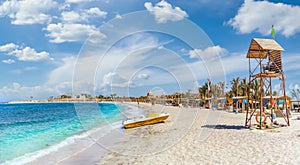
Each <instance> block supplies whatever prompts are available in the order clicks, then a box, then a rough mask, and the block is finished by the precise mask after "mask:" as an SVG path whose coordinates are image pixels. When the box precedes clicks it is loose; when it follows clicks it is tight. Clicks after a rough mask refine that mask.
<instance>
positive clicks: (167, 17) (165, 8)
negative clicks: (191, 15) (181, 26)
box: [144, 0, 188, 23]
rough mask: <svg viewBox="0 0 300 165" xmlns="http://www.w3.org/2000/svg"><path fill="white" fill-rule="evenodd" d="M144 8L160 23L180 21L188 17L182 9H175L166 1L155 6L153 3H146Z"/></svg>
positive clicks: (163, 0)
mask: <svg viewBox="0 0 300 165" xmlns="http://www.w3.org/2000/svg"><path fill="white" fill-rule="evenodd" d="M144 6H145V8H146V9H147V10H148V11H149V12H150V13H151V14H153V15H154V17H155V20H156V21H157V22H158V23H166V22H168V21H173V22H175V21H180V20H182V19H184V18H185V17H187V16H188V14H187V13H186V12H185V11H183V10H181V8H180V7H173V6H172V5H171V4H169V3H168V2H167V1H165V0H162V1H160V2H158V3H157V4H155V6H153V5H152V3H151V2H146V3H145V4H144Z"/></svg>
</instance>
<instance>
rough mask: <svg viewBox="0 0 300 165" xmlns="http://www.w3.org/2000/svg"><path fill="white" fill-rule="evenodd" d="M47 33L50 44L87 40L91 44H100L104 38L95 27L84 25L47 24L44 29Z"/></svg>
mask: <svg viewBox="0 0 300 165" xmlns="http://www.w3.org/2000/svg"><path fill="white" fill-rule="evenodd" d="M45 30H46V31H48V32H49V33H48V34H47V36H48V37H50V38H51V40H50V42H54V43H63V42H78V41H84V40H86V39H88V37H90V36H92V38H90V39H89V41H90V42H92V43H99V42H101V41H102V40H103V39H104V38H106V36H105V35H104V34H102V33H101V32H100V30H99V29H97V28H96V27H95V26H92V25H84V24H69V23H67V24H63V23H58V24H49V25H48V26H47V28H46V29H45Z"/></svg>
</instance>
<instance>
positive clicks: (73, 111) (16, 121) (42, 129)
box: [0, 103, 135, 164]
mask: <svg viewBox="0 0 300 165" xmlns="http://www.w3.org/2000/svg"><path fill="white" fill-rule="evenodd" d="M128 109H129V110H130V109H131V110H133V109H135V108H130V106H128V105H127V106H126V105H123V104H111V103H99V104H98V103H32V104H31V103H26V104H0V164H1V163H9V162H10V161H14V160H16V159H17V160H18V159H20V157H24V155H25V157H26V155H30V154H29V153H33V152H37V151H43V150H45V151H46V149H47V148H49V147H53V146H55V145H57V144H59V143H60V144H61V143H62V142H64V141H66V140H67V139H70V137H71V138H72V137H73V136H74V137H75V136H78V135H80V134H81V133H83V132H84V131H87V130H91V129H93V128H96V127H101V126H104V127H105V126H106V125H112V124H114V123H117V124H118V126H117V127H119V128H120V129H121V121H122V120H124V119H125V118H126V117H128ZM130 113H132V114H135V112H133V111H131V112H130ZM132 114H131V115H132ZM35 158H36V157H35ZM35 158H32V159H35ZM26 159H31V158H28V157H27V158H26ZM14 162H15V161H14Z"/></svg>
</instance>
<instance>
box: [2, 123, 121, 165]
mask: <svg viewBox="0 0 300 165" xmlns="http://www.w3.org/2000/svg"><path fill="white" fill-rule="evenodd" d="M121 127H122V122H121V121H118V122H114V123H111V124H109V125H105V126H100V127H98V128H93V129H91V130H88V131H86V132H83V133H81V134H80V135H74V136H71V137H68V138H67V139H65V140H64V141H62V142H60V143H58V144H55V145H53V146H50V147H48V148H45V149H42V150H39V151H35V152H32V153H27V154H25V155H23V156H20V157H18V158H15V159H13V160H10V161H6V162H4V163H2V164H1V165H11V164H26V163H30V162H33V161H35V160H37V159H39V158H41V157H43V156H46V155H48V154H50V153H53V152H57V151H58V150H59V149H62V148H63V147H66V146H69V145H71V144H74V143H75V142H76V141H77V140H81V139H84V138H91V137H90V135H91V134H95V133H97V132H99V131H101V135H102V136H105V135H107V134H108V133H109V132H110V131H112V130H113V129H121ZM99 138H101V137H97V139H99Z"/></svg>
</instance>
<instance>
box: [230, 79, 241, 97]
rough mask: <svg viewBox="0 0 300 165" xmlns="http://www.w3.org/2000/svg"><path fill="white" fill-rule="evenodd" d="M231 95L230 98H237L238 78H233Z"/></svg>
mask: <svg viewBox="0 0 300 165" xmlns="http://www.w3.org/2000/svg"><path fill="white" fill-rule="evenodd" d="M230 83H231V94H232V96H239V84H240V77H237V78H233V79H232V80H231V81H230Z"/></svg>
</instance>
